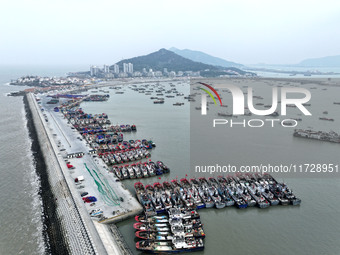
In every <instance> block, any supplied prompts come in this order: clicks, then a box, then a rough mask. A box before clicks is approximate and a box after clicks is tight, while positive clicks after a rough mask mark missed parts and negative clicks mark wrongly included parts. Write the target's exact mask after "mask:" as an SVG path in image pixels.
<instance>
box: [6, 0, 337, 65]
mask: <svg viewBox="0 0 340 255" xmlns="http://www.w3.org/2000/svg"><path fill="white" fill-rule="evenodd" d="M0 21H1V22H0V32H1V36H2V40H1V41H0V64H1V65H82V66H89V65H103V64H113V63H115V62H118V61H120V60H121V59H127V58H131V57H135V56H140V55H146V54H149V53H151V52H154V51H157V50H159V49H161V48H165V49H169V48H171V47H176V48H178V49H190V50H197V51H202V52H205V53H207V54H210V55H212V56H215V57H220V58H223V59H226V60H229V61H233V62H237V63H241V64H245V65H247V64H258V63H265V64H297V63H299V62H301V61H302V60H304V59H307V58H318V57H325V56H333V55H340V51H339V45H340V34H339V32H338V31H339V30H338V27H339V25H340V2H338V1H335V0H326V1H291V0H288V1H284V2H278V1H270V0H260V1H251V0H245V1H238V2H233V1H223V0H213V1H209V2H207V1H201V0H199V1H195V2H192V1H178V0H174V1H167V0H166V1H155V0H146V1H143V2H142V1H131V0H130V1H124V2H114V1H109V0H101V1H96V2H94V1H89V0H69V1H66V0H60V1H57V2H52V1H43V0H32V1H24V0H14V1H11V2H3V3H2V4H1V9H0Z"/></svg>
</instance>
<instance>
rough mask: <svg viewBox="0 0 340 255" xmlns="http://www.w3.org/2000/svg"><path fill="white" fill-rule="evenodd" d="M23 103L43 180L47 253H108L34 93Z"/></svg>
mask: <svg viewBox="0 0 340 255" xmlns="http://www.w3.org/2000/svg"><path fill="white" fill-rule="evenodd" d="M24 104H25V109H26V114H27V126H28V128H29V132H30V136H31V139H32V150H33V155H34V158H35V161H36V171H37V173H38V175H39V177H40V179H41V190H40V195H41V198H42V203H43V208H44V209H43V211H44V216H43V222H44V225H45V231H44V232H45V233H44V237H45V242H46V247H47V251H48V253H51V254H98V253H99V254H106V251H105V248H104V247H103V244H102V243H101V241H100V238H99V237H98V236H96V231H93V230H92V229H90V228H93V229H94V226H93V224H92V222H90V224H86V223H85V221H86V218H85V217H83V216H84V212H83V211H82V208H81V207H80V205H77V202H76V201H75V200H74V199H73V197H72V194H71V191H70V190H69V186H68V185H67V181H66V180H65V177H64V175H63V172H62V165H61V164H60V163H61V161H62V158H61V156H60V155H58V154H57V153H56V150H55V148H53V146H55V144H53V143H52V142H51V140H50V139H49V136H48V128H47V127H45V123H44V122H43V118H41V116H40V114H41V113H40V112H39V108H38V106H37V104H36V102H35V99H34V97H33V95H32V94H27V95H25V97H24ZM87 223H88V222H87ZM91 224H92V226H91ZM94 240H95V241H94Z"/></svg>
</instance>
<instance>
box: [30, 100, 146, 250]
mask: <svg viewBox="0 0 340 255" xmlns="http://www.w3.org/2000/svg"><path fill="white" fill-rule="evenodd" d="M26 100H27V107H28V108H27V109H28V111H30V114H31V116H32V121H33V125H34V129H35V131H36V134H37V135H36V136H37V141H38V142H39V145H40V151H41V153H42V159H43V160H44V162H45V164H46V174H47V176H48V178H47V179H48V184H49V187H48V188H49V189H50V193H51V195H53V199H54V201H52V202H54V204H55V207H56V209H55V212H53V211H52V210H50V213H51V214H53V213H55V214H56V215H55V220H56V221H57V222H53V223H51V224H57V226H59V229H60V230H61V233H55V232H53V229H54V228H55V227H54V226H53V225H51V226H47V228H48V229H47V230H48V233H49V236H48V237H49V239H53V238H54V237H55V236H56V234H59V235H61V238H60V240H63V243H64V245H65V246H66V247H62V246H60V247H58V245H59V243H58V242H56V243H55V244H53V240H50V241H51V243H52V244H50V245H51V246H53V247H51V250H53V251H54V252H56V253H58V254H62V252H65V250H62V249H65V248H66V249H67V250H68V252H69V253H71V254H128V253H126V252H124V250H122V249H121V246H122V243H123V242H124V241H123V240H122V239H121V236H120V235H118V234H116V235H114V236H112V235H111V234H108V233H112V231H113V230H112V229H115V228H114V227H112V226H110V225H108V224H109V223H110V224H112V223H114V222H118V221H121V220H123V219H125V218H128V217H132V216H134V215H136V214H138V213H140V212H141V211H142V207H141V206H140V204H139V203H138V202H137V200H136V199H135V198H134V197H133V195H132V194H131V193H130V192H129V191H128V190H127V189H126V188H125V187H124V185H123V184H122V183H120V182H115V180H114V178H113V177H112V174H111V175H110V174H109V173H108V171H106V170H107V168H106V166H105V164H104V163H103V162H100V160H98V159H97V160H94V159H93V158H92V155H90V153H89V149H90V148H89V147H88V145H87V144H86V143H85V142H82V141H80V140H78V139H77V136H78V134H77V133H76V132H74V131H73V130H72V129H70V128H69V127H68V126H67V125H68V124H67V121H66V120H65V119H63V118H62V117H61V113H59V112H54V111H53V106H48V105H47V101H48V99H46V98H45V99H43V100H42V101H43V102H42V105H39V104H38V103H37V100H36V98H35V96H34V95H33V94H31V93H28V94H27V95H26ZM48 107H50V108H51V109H49V108H48ZM43 109H45V110H43ZM46 109H47V110H46ZM77 152H83V153H84V156H83V157H82V158H72V159H66V158H67V157H66V155H67V153H70V154H71V153H77ZM66 161H70V164H72V165H73V166H74V169H72V170H70V169H69V168H68V166H67V164H66V163H67V162H66ZM84 164H86V165H87V166H88V168H89V169H90V171H92V173H94V172H96V173H97V174H98V176H99V179H96V180H94V179H92V177H91V176H90V174H89V173H87V171H85V165H84ZM78 176H83V177H84V181H83V183H82V184H81V185H77V184H76V183H75V178H76V177H78ZM95 178H97V177H95ZM98 180H101V181H103V183H105V185H104V186H105V187H104V192H103V194H99V192H98V190H97V188H96V187H95V184H94V182H95V181H98ZM84 188H85V189H86V191H87V192H88V193H90V194H93V195H94V196H97V197H98V203H96V207H102V208H103V217H101V218H100V219H97V218H92V217H90V215H89V210H90V209H92V207H90V205H88V204H86V203H84V201H83V200H82V197H81V195H80V194H81V193H82V192H84V190H82V189H84ZM108 190H111V191H112V193H114V194H116V196H117V197H115V198H113V197H112V196H111V195H110V194H109V193H106V191H108ZM42 196H44V194H42ZM117 198H118V199H119V200H121V199H120V198H123V200H124V202H122V201H120V202H119V203H116V204H115V203H113V202H117ZM44 199H46V200H48V199H52V197H51V198H48V197H45V198H44V197H43V200H44ZM105 199H107V200H105ZM114 199H116V200H114ZM93 209H94V208H93ZM112 212H114V214H112ZM46 216H47V217H48V218H51V217H52V216H51V215H46ZM103 223H104V224H103ZM49 229H50V230H49ZM60 240H59V241H60ZM60 252H61V253H60Z"/></svg>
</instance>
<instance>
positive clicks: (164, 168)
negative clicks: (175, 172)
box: [156, 161, 170, 173]
mask: <svg viewBox="0 0 340 255" xmlns="http://www.w3.org/2000/svg"><path fill="white" fill-rule="evenodd" d="M156 165H157V166H158V168H159V169H162V171H163V173H169V172H170V168H168V167H167V166H166V165H164V164H163V162H162V161H157V163H156Z"/></svg>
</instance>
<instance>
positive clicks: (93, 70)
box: [90, 66, 99, 76]
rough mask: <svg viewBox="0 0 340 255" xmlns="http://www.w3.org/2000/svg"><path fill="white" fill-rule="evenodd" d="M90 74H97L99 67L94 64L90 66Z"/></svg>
mask: <svg viewBox="0 0 340 255" xmlns="http://www.w3.org/2000/svg"><path fill="white" fill-rule="evenodd" d="M90 74H91V76H97V75H98V74H99V68H98V67H96V66H91V67H90Z"/></svg>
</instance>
